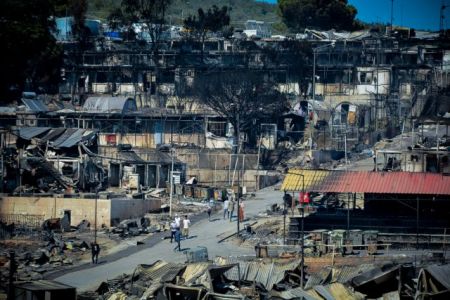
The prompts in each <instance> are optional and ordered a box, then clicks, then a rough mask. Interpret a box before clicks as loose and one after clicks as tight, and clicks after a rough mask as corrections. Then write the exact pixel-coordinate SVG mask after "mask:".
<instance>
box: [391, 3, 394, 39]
mask: <svg viewBox="0 0 450 300" xmlns="http://www.w3.org/2000/svg"><path fill="white" fill-rule="evenodd" d="M393 28H394V0H391V33H392V31H393Z"/></svg>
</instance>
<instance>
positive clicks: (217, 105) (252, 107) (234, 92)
mask: <svg viewBox="0 0 450 300" xmlns="http://www.w3.org/2000/svg"><path fill="white" fill-rule="evenodd" d="M194 88H195V91H196V94H197V97H198V99H199V101H200V103H202V104H203V105H205V106H207V107H209V108H210V109H211V110H213V111H214V112H215V113H217V114H218V115H219V116H221V117H223V118H225V119H226V120H227V121H228V122H229V123H231V124H232V125H233V127H234V138H235V141H236V142H235V145H236V149H235V151H236V152H238V151H239V149H241V142H242V141H241V132H248V131H250V130H251V129H252V128H254V127H255V125H256V124H258V123H259V122H261V121H262V120H267V119H272V118H274V117H276V116H277V115H279V114H280V113H281V112H282V111H283V109H284V108H285V107H286V105H285V104H286V98H285V96H284V95H283V94H281V93H280V92H279V91H278V90H277V89H276V85H275V82H274V81H273V80H272V79H271V78H269V76H268V74H267V73H265V74H262V73H261V72H257V71H242V72H207V73H204V74H201V75H199V76H198V78H196V80H195V86H194Z"/></svg>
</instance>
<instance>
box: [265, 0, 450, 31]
mask: <svg viewBox="0 0 450 300" xmlns="http://www.w3.org/2000/svg"><path fill="white" fill-rule="evenodd" d="M259 1H264V2H269V3H277V0H259ZM443 2H444V5H446V6H448V7H447V8H446V9H445V10H444V16H445V19H444V28H445V29H450V0H444V1H443ZM348 3H349V4H351V5H353V6H354V7H356V9H357V10H358V14H357V15H356V18H357V19H360V20H361V21H364V22H368V23H376V22H380V23H390V22H391V0H348ZM441 5H442V0H394V22H393V23H394V25H397V26H405V27H411V28H414V29H425V30H433V31H437V30H439V15H440V7H441Z"/></svg>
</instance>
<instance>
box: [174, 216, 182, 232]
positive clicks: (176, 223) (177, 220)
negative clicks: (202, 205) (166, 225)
mask: <svg viewBox="0 0 450 300" xmlns="http://www.w3.org/2000/svg"><path fill="white" fill-rule="evenodd" d="M175 225H176V228H178V229H180V228H181V218H180V216H178V214H175Z"/></svg>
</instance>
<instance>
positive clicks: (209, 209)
mask: <svg viewBox="0 0 450 300" xmlns="http://www.w3.org/2000/svg"><path fill="white" fill-rule="evenodd" d="M211 211H212V208H211V206H210V205H208V209H207V210H206V212H207V213H208V221H210V222H211Z"/></svg>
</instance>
